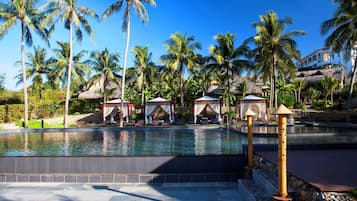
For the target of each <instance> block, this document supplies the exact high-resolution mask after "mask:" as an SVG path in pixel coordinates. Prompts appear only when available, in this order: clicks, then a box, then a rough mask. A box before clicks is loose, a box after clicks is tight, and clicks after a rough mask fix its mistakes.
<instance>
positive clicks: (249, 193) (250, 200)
mask: <svg viewBox="0 0 357 201" xmlns="http://www.w3.org/2000/svg"><path fill="white" fill-rule="evenodd" d="M238 191H239V195H240V198H241V200H244V201H268V200H269V201H271V199H272V197H271V196H269V195H266V194H265V191H264V189H262V188H261V187H260V186H259V185H257V184H256V183H254V182H253V180H248V179H240V180H238Z"/></svg>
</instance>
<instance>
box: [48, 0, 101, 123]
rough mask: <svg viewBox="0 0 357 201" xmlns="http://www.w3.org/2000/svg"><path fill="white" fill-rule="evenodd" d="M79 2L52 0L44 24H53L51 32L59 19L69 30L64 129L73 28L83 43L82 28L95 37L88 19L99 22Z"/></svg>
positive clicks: (69, 79)
mask: <svg viewBox="0 0 357 201" xmlns="http://www.w3.org/2000/svg"><path fill="white" fill-rule="evenodd" d="M77 3H78V1H77V0H51V1H50V2H48V4H47V11H46V12H47V14H48V15H47V17H46V19H45V20H44V21H43V22H42V24H41V25H42V26H46V25H49V24H51V25H50V26H51V28H50V30H53V29H54V26H55V23H53V24H52V22H56V21H57V20H58V19H61V20H62V21H63V22H64V25H65V28H66V29H68V30H69V57H68V62H67V65H68V67H67V68H68V71H67V72H68V75H67V82H66V83H67V87H66V102H65V110H64V111H65V112H64V118H63V123H64V127H65V128H67V126H68V108H69V100H70V98H71V97H70V90H71V79H72V75H71V72H72V62H73V36H72V35H73V28H74V29H75V31H76V32H75V33H76V38H77V40H78V41H82V39H83V34H82V30H81V27H82V28H83V29H84V30H85V32H86V33H87V34H88V35H89V36H90V37H91V39H92V40H94V35H93V32H92V28H91V26H90V25H89V23H88V21H87V19H86V17H87V16H90V17H94V18H95V19H97V20H99V17H98V16H97V14H96V13H95V12H94V11H92V10H91V9H89V8H87V7H85V6H80V5H77ZM73 25H74V27H73Z"/></svg>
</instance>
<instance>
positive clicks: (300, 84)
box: [291, 79, 306, 102]
mask: <svg viewBox="0 0 357 201" xmlns="http://www.w3.org/2000/svg"><path fill="white" fill-rule="evenodd" d="M291 84H292V85H293V86H294V87H295V91H296V90H297V95H296V98H295V99H296V102H300V101H301V91H302V90H303V89H304V88H305V87H306V81H305V80H303V79H293V80H292V81H291Z"/></svg>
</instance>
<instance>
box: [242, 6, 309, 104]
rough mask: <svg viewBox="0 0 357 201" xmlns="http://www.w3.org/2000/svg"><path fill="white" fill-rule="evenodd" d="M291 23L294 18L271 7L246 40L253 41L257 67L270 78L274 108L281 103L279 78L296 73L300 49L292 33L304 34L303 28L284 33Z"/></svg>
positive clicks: (271, 98) (263, 74) (258, 71)
mask: <svg viewBox="0 0 357 201" xmlns="http://www.w3.org/2000/svg"><path fill="white" fill-rule="evenodd" d="M292 23H293V21H292V19H290V18H284V19H279V18H278V15H277V14H276V13H275V12H273V11H270V12H268V13H266V14H265V15H262V16H260V21H258V22H255V23H253V25H254V27H255V28H256V31H257V33H256V35H255V36H253V37H251V38H249V39H248V40H246V43H252V44H253V45H254V49H252V52H251V56H253V58H254V61H255V69H254V70H255V71H256V72H257V74H260V75H261V76H262V77H263V80H264V82H265V81H266V80H269V81H270V99H269V100H270V105H272V106H273V102H274V108H275V109H277V104H278V100H277V91H276V78H277V77H278V76H279V75H281V76H284V77H285V76H290V77H293V76H294V73H295V70H296V66H295V63H296V61H299V59H300V52H299V51H298V49H297V47H296V42H295V40H294V39H293V37H295V36H300V35H303V34H305V32H303V31H301V30H293V31H289V32H287V33H285V29H286V26H287V25H290V24H292ZM273 100H275V101H273Z"/></svg>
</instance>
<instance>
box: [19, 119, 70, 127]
mask: <svg viewBox="0 0 357 201" xmlns="http://www.w3.org/2000/svg"><path fill="white" fill-rule="evenodd" d="M16 126H19V127H22V121H17V122H16ZM28 127H29V128H42V125H41V120H30V121H29V122H28ZM63 127H64V126H63V123H52V124H49V123H46V122H44V125H43V128H63Z"/></svg>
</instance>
